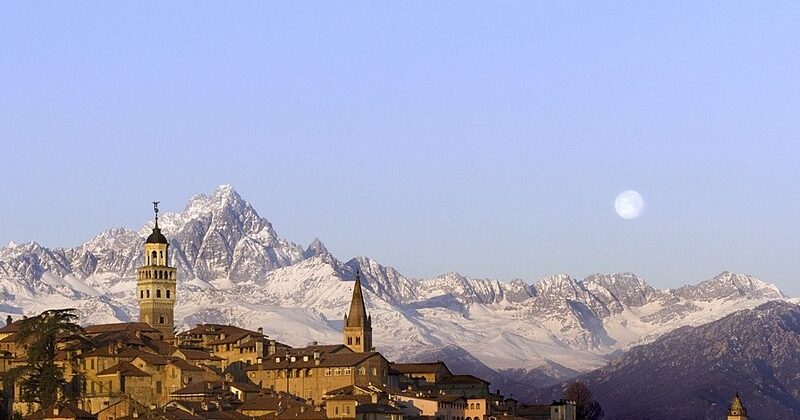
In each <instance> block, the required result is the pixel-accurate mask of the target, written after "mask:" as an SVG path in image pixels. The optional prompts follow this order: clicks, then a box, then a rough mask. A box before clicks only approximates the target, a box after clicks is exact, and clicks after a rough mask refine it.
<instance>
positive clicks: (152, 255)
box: [150, 251, 157, 262]
mask: <svg viewBox="0 0 800 420" xmlns="http://www.w3.org/2000/svg"><path fill="white" fill-rule="evenodd" d="M150 255H151V257H152V258H153V262H155V260H156V256H157V254H156V252H155V251H153V253H152V254H150Z"/></svg>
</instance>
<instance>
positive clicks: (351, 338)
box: [343, 270, 372, 353]
mask: <svg viewBox="0 0 800 420" xmlns="http://www.w3.org/2000/svg"><path fill="white" fill-rule="evenodd" d="M343 332H344V340H345V345H347V347H349V348H350V349H351V350H353V351H355V352H359V353H360V352H367V351H372V318H371V317H370V316H368V315H367V308H366V306H365V305H364V292H363V291H362V290H361V271H360V270H356V284H355V285H354V286H353V299H352V301H350V310H349V311H348V313H347V314H346V315H345V316H344V331H343Z"/></svg>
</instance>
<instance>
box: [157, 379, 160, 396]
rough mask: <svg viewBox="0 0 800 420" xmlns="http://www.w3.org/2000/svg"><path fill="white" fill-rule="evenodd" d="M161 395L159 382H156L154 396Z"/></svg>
mask: <svg viewBox="0 0 800 420" xmlns="http://www.w3.org/2000/svg"><path fill="white" fill-rule="evenodd" d="M160 393H161V381H156V394H160Z"/></svg>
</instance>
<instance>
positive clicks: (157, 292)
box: [156, 289, 161, 298]
mask: <svg viewBox="0 0 800 420" xmlns="http://www.w3.org/2000/svg"><path fill="white" fill-rule="evenodd" d="M156 297H157V298H160V297H161V289H156Z"/></svg>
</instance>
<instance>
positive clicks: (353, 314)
mask: <svg viewBox="0 0 800 420" xmlns="http://www.w3.org/2000/svg"><path fill="white" fill-rule="evenodd" d="M344 319H345V326H346V327H363V326H365V325H367V323H368V322H369V319H368V317H367V308H366V307H365V306H364V295H363V293H362V292H361V273H360V272H358V271H356V285H355V286H353V300H352V301H350V312H348V314H347V315H346V316H345V318H344Z"/></svg>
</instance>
